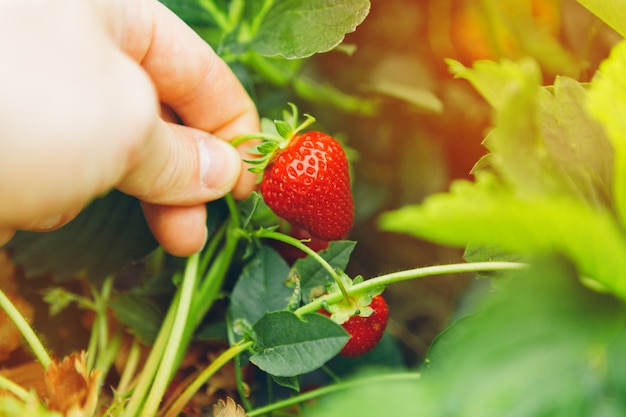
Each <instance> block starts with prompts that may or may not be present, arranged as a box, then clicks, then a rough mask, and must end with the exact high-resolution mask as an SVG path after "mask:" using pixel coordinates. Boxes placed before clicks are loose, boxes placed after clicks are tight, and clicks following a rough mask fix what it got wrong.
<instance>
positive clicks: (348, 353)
mask: <svg viewBox="0 0 626 417" xmlns="http://www.w3.org/2000/svg"><path fill="white" fill-rule="evenodd" d="M369 307H371V308H372V310H374V312H373V313H372V314H371V315H370V316H368V317H363V316H359V315H354V316H352V317H350V318H349V319H348V320H347V321H346V322H344V323H343V324H342V325H341V326H342V327H343V328H344V329H345V330H346V331H347V332H348V333H349V334H350V339H348V343H346V345H345V346H344V347H343V349H342V350H341V352H339V354H340V355H341V356H345V357H349V358H353V357H356V356H361V355H364V354H366V353H367V352H369V351H371V350H372V349H374V347H375V346H376V345H377V344H378V342H380V339H381V338H382V337H383V334H384V333H385V328H386V327H387V322H388V321H389V306H388V305H387V302H386V301H385V299H384V298H383V297H382V296H381V295H380V294H379V295H376V296H375V297H374V298H372V302H371V303H370V305H369ZM319 312H320V313H322V314H324V315H326V316H330V313H328V312H327V311H326V310H324V309H321V310H319Z"/></svg>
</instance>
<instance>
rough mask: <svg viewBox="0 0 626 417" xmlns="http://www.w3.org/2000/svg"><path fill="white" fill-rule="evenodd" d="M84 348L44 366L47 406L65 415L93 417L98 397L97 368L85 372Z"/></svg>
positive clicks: (68, 416) (66, 416) (67, 416)
mask: <svg viewBox="0 0 626 417" xmlns="http://www.w3.org/2000/svg"><path fill="white" fill-rule="evenodd" d="M86 365H87V355H86V354H85V352H81V353H74V354H72V355H70V356H67V357H65V359H63V361H62V362H60V363H59V362H58V361H54V362H53V363H52V364H50V366H49V367H48V369H47V370H46V384H47V386H48V408H49V409H51V410H55V411H60V412H61V413H63V414H64V415H65V417H92V416H93V415H94V413H95V410H96V405H97V400H98V386H97V380H98V375H99V372H98V371H94V372H91V373H88V372H87V367H86Z"/></svg>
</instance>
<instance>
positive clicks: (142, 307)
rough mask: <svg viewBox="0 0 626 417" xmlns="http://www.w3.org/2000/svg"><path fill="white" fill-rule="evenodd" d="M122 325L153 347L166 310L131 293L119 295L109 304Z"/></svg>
mask: <svg viewBox="0 0 626 417" xmlns="http://www.w3.org/2000/svg"><path fill="white" fill-rule="evenodd" d="M109 305H110V307H111V308H112V309H113V312H114V313H115V317H116V318H117V319H118V320H119V321H120V323H122V324H124V325H125V326H127V327H128V328H129V329H130V331H131V332H132V333H133V334H134V335H135V336H137V337H138V338H139V340H141V341H142V343H144V344H147V345H151V344H152V343H153V342H154V340H155V339H156V337H157V334H158V333H159V330H160V328H161V323H162V322H163V318H164V317H165V310H164V309H163V308H161V306H159V305H157V304H156V303H155V302H154V301H152V300H151V299H149V298H146V297H141V296H137V295H134V294H131V293H118V294H116V295H115V297H114V298H113V299H112V300H111V301H110V302H109Z"/></svg>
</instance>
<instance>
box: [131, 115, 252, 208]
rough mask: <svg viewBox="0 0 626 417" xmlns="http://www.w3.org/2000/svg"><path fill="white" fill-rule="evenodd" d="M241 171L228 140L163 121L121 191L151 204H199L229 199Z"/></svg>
mask: <svg viewBox="0 0 626 417" xmlns="http://www.w3.org/2000/svg"><path fill="white" fill-rule="evenodd" d="M241 170H242V162H241V158H240V155H239V153H238V152H237V150H236V149H235V148H234V147H232V146H231V145H230V144H228V143H227V142H225V141H223V140H221V139H219V138H217V137H215V136H213V135H211V134H209V133H206V132H203V131H200V130H197V129H193V128H189V127H186V126H180V125H175V124H169V123H159V124H158V126H157V127H156V128H155V130H154V131H153V133H152V135H151V137H150V138H149V140H148V142H147V143H146V144H145V146H143V147H142V148H141V149H140V150H138V151H137V152H136V153H135V156H134V159H133V161H132V162H131V168H130V169H129V170H128V172H127V173H126V175H125V176H124V178H123V179H122V181H121V182H120V183H119V184H118V188H119V189H120V190H121V191H123V192H125V193H128V194H131V195H134V196H136V197H138V198H139V199H140V200H142V201H145V202H147V203H151V204H161V205H176V206H184V205H196V204H200V203H204V202H207V201H212V200H215V199H217V198H220V197H222V196H224V195H225V194H226V193H227V192H229V191H230V190H231V189H232V188H233V187H234V185H235V183H236V182H237V180H238V178H239V175H240V173H241Z"/></svg>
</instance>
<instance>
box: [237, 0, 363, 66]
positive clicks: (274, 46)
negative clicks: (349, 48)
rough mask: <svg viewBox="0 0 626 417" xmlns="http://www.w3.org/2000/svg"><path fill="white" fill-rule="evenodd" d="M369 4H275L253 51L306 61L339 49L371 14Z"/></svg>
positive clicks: (285, 0) (314, 0)
mask: <svg viewBox="0 0 626 417" xmlns="http://www.w3.org/2000/svg"><path fill="white" fill-rule="evenodd" d="M369 9H370V2H369V0H282V1H277V2H274V5H273V6H272V8H271V9H270V10H269V12H268V13H267V15H266V16H265V18H264V19H263V22H262V23H261V25H260V27H259V30H258V32H257V33H256V35H255V37H254V39H253V40H252V42H251V44H250V47H251V48H252V49H254V50H255V51H257V52H258V53H260V54H261V55H266V56H274V55H280V56H283V57H285V58H291V59H292V58H305V57H309V56H311V55H313V54H315V53H318V52H326V51H329V50H331V49H332V48H334V47H335V46H337V45H339V43H341V41H342V40H343V38H344V36H345V34H346V33H349V32H353V31H354V30H355V29H356V27H357V26H358V25H359V24H360V23H361V22H362V21H363V19H365V17H366V16H367V14H368V13H369Z"/></svg>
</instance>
